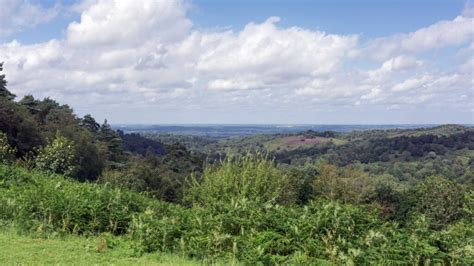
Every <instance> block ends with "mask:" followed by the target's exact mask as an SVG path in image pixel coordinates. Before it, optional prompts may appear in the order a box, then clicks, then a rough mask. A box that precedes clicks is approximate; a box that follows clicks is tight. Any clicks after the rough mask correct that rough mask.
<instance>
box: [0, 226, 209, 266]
mask: <svg viewBox="0 0 474 266" xmlns="http://www.w3.org/2000/svg"><path fill="white" fill-rule="evenodd" d="M104 238H105V237H104V236H94V237H84V236H77V235H66V236H62V237H55V238H49V239H44V238H34V237H32V236H30V235H23V234H19V233H17V231H16V230H15V229H12V228H1V229H0V261H1V262H2V263H1V264H2V265H112V264H113V265H199V264H200V263H198V262H196V261H192V260H189V259H185V258H182V257H180V256H178V255H171V254H160V253H147V254H143V255H141V256H136V255H135V254H136V252H135V251H134V250H133V248H132V244H131V243H130V242H129V241H128V240H127V239H125V238H124V237H112V240H110V239H109V241H113V246H112V247H110V246H104V245H107V244H104V243H106V242H107V240H105V241H104ZM108 245H110V244H108Z"/></svg>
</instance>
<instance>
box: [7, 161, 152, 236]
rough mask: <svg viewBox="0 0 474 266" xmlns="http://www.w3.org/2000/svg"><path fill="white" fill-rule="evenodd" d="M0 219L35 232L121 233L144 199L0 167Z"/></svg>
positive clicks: (65, 179)
mask: <svg viewBox="0 0 474 266" xmlns="http://www.w3.org/2000/svg"><path fill="white" fill-rule="evenodd" d="M0 179H1V184H2V185H1V186H0V191H1V193H0V195H1V196H0V202H1V207H0V218H1V219H6V220H13V221H15V222H16V223H17V224H18V225H20V226H21V227H22V228H25V229H27V230H29V231H34V232H37V233H48V232H51V231H58V232H77V233H98V232H110V233H114V234H120V233H124V232H126V230H127V228H128V225H129V223H130V221H131V219H132V216H133V214H135V213H139V212H141V211H143V210H144V209H145V207H146V206H147V205H146V203H147V202H148V199H146V198H145V197H143V196H142V195H139V194H136V193H131V192H129V191H125V190H120V189H114V188H110V187H107V186H100V185H94V184H84V183H78V182H75V181H72V180H69V179H68V178H64V177H62V176H55V175H46V174H43V173H39V172H28V171H25V170H23V169H20V168H15V167H13V166H0Z"/></svg>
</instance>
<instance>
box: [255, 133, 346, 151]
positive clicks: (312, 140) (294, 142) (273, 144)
mask: <svg viewBox="0 0 474 266" xmlns="http://www.w3.org/2000/svg"><path fill="white" fill-rule="evenodd" d="M330 142H332V143H334V144H336V145H342V144H345V143H347V140H344V139H337V138H324V137H316V136H311V137H307V136H304V135H293V136H285V137H281V138H276V139H274V140H271V141H269V142H267V143H265V144H264V145H265V148H267V150H269V151H273V150H278V149H296V148H299V147H305V148H307V147H311V146H315V145H321V144H326V143H330Z"/></svg>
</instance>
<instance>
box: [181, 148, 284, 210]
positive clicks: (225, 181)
mask: <svg viewBox="0 0 474 266" xmlns="http://www.w3.org/2000/svg"><path fill="white" fill-rule="evenodd" d="M289 183H290V182H289V179H288V177H287V176H286V175H285V174H284V173H283V172H282V171H281V170H279V169H278V168H277V167H276V165H275V163H274V162H273V161H270V160H267V159H266V157H264V156H262V155H258V154H257V155H255V156H250V155H249V156H245V157H236V158H231V157H229V158H227V159H226V160H225V161H223V162H221V163H220V164H219V165H218V166H208V167H207V168H206V169H205V170H204V173H203V175H202V177H201V178H200V179H197V178H193V179H192V184H191V188H190V189H188V191H187V193H186V196H185V197H186V199H187V201H188V202H191V203H192V204H193V205H200V206H210V205H215V204H220V203H230V202H232V201H239V200H242V199H246V200H249V201H252V202H257V203H260V204H266V203H275V202H284V203H288V202H291V201H293V199H292V196H291V195H289V193H291V192H292V191H293V190H291V189H288V186H289Z"/></svg>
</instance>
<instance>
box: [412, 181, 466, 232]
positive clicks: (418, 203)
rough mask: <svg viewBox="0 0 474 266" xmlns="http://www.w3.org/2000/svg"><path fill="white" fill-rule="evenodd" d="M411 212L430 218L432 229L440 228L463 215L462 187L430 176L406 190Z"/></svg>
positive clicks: (463, 199)
mask: <svg viewBox="0 0 474 266" xmlns="http://www.w3.org/2000/svg"><path fill="white" fill-rule="evenodd" d="M408 194H411V195H406V197H405V198H407V199H408V200H409V202H408V203H407V204H408V205H410V207H409V208H410V209H411V212H418V213H422V214H424V215H426V216H427V218H429V219H430V221H431V224H430V226H431V227H432V228H433V229H440V228H442V227H444V226H446V225H447V224H449V223H452V222H454V221H457V220H459V219H460V218H462V217H463V215H464V210H463V208H464V204H465V198H464V189H463V187H462V186H461V185H459V184H457V183H455V182H453V181H450V180H448V179H445V178H442V177H437V176H431V177H428V178H427V179H426V180H425V181H423V182H421V183H420V184H418V185H417V186H416V187H414V188H413V189H412V190H409V191H408Z"/></svg>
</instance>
